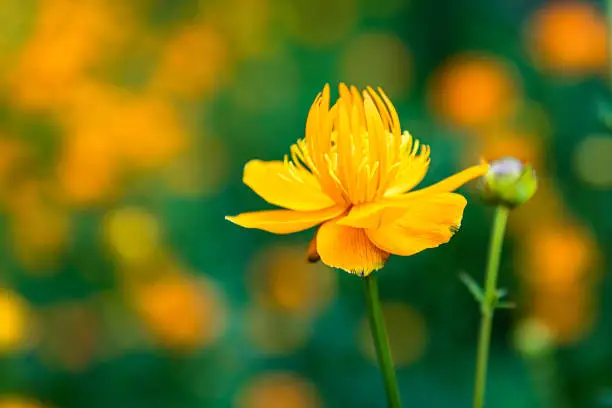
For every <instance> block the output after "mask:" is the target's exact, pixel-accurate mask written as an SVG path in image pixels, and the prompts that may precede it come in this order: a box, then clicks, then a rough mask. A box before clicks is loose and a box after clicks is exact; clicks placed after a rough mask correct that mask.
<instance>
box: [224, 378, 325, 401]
mask: <svg viewBox="0 0 612 408" xmlns="http://www.w3.org/2000/svg"><path fill="white" fill-rule="evenodd" d="M236 406H237V407H239V408H318V407H321V406H322V404H321V399H320V397H319V395H318V394H317V391H316V389H315V388H314V386H313V385H312V384H311V383H309V382H307V381H306V380H304V379H302V378H300V377H298V376H296V375H295V374H292V373H284V372H273V373H266V374H263V375H260V376H258V377H255V378H254V379H252V380H251V381H250V382H249V383H248V384H247V386H246V387H245V389H243V390H242V391H241V392H240V394H238V400H237V403H236Z"/></svg>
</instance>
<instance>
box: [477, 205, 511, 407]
mask: <svg viewBox="0 0 612 408" xmlns="http://www.w3.org/2000/svg"><path fill="white" fill-rule="evenodd" d="M509 212H510V210H509V209H508V208H507V207H504V206H501V205H500V206H498V207H497V209H496V210H495V219H494V221H493V233H492V235H491V241H490V244H489V259H488V262H487V270H486V275H485V291H484V299H483V301H482V304H481V314H482V317H481V320H480V334H479V336H478V352H477V355H476V380H475V384H474V408H482V407H483V406H484V396H485V388H486V382H487V365H488V360H489V345H490V343H491V328H492V326H493V314H494V313H495V307H496V306H497V301H498V300H499V299H498V293H497V275H498V271H499V260H500V258H501V251H502V245H503V242H504V233H505V231H506V223H507V221H508V214H509Z"/></svg>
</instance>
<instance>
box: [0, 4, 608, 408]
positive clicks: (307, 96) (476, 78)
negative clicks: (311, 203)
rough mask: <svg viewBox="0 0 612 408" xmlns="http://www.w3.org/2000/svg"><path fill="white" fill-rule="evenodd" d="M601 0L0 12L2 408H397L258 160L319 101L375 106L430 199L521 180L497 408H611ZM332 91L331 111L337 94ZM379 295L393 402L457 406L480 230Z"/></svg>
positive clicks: (401, 270) (500, 340)
mask: <svg viewBox="0 0 612 408" xmlns="http://www.w3.org/2000/svg"><path fill="white" fill-rule="evenodd" d="M607 37H608V34H607V30H606V20H605V14H604V13H603V3H596V2H587V1H578V0H569V1H541V0H540V1H535V0H513V1H502V0H494V1H491V0H463V1H461V2H459V1H451V0H448V1H430V0H406V1H404V0H333V1H324V0H309V1H306V0H291V1H284V0H201V1H198V0H182V1H178V0H175V1H172V0H131V1H122V0H78V1H77V0H0V89H1V93H0V208H1V213H0V214H1V216H0V408H106V407H115V408H123V407H125V408H139V407H143V408H144V407H146V408H156V407H159V408H166V407H168V408H174V407H181V408H183V407H184V408H190V407H211V408H217V407H237V408H323V407H357V408H358V407H364V408H366V407H367V408H373V407H384V406H385V404H386V402H385V395H384V391H383V387H382V382H381V379H380V376H379V373H378V370H377V367H376V364H375V361H374V358H373V351H372V345H371V340H370V338H369V332H368V328H367V325H366V321H365V308H364V299H363V292H362V291H363V288H362V282H361V281H360V280H359V279H358V278H355V277H353V276H350V275H348V274H346V273H342V272H338V271H333V270H330V269H327V268H325V267H324V266H322V265H310V264H307V263H305V262H304V259H305V249H306V245H307V242H308V241H309V239H310V237H311V234H312V232H306V233H301V234H297V235H292V236H282V237H281V236H274V235H271V234H267V233H264V232H260V231H254V230H243V229H240V228H238V227H236V226H234V225H232V224H230V223H228V222H227V221H225V220H224V219H223V217H224V216H225V215H227V214H236V213H239V212H243V211H251V210H257V209H262V208H265V207H266V206H265V204H264V203H263V201H262V200H261V199H260V198H258V197H257V196H256V195H255V194H254V193H252V192H251V191H250V190H249V189H248V188H247V187H245V186H244V185H242V183H241V176H242V167H243V165H244V163H245V162H246V161H247V160H249V159H251V158H260V159H266V160H267V159H279V158H281V157H282V155H283V154H284V153H286V152H288V148H289V145H290V144H291V143H293V142H295V140H296V139H298V138H301V137H303V135H304V125H305V119H306V114H307V112H308V109H309V107H310V104H311V103H312V101H313V100H314V97H315V96H316V94H317V92H319V91H320V90H321V89H322V87H323V85H324V84H325V83H327V82H329V83H330V84H331V85H332V89H335V88H336V87H337V84H338V82H340V81H344V82H347V83H349V84H355V85H357V86H360V87H363V86H365V85H373V86H377V85H380V86H382V87H383V88H384V89H385V91H386V92H387V93H388V94H389V95H390V97H391V99H392V100H393V101H394V103H395V105H396V108H397V110H398V111H399V115H400V118H401V121H402V124H403V128H405V129H407V130H410V132H411V133H412V134H413V135H414V136H415V137H417V138H419V139H421V141H422V142H423V143H426V144H429V145H431V147H432V164H431V167H430V171H429V174H428V176H427V178H426V179H425V184H429V183H431V182H434V181H437V180H439V179H442V178H443V177H446V176H448V175H450V174H451V173H453V172H455V171H457V170H459V169H461V168H463V167H466V166H469V165H471V164H474V163H477V161H478V160H479V158H480V157H485V158H487V159H495V158H499V157H502V156H506V155H512V156H516V157H518V158H520V159H522V160H526V161H529V162H532V163H533V164H534V165H535V167H536V169H537V172H538V175H539V178H540V189H539V191H538V193H537V194H536V196H535V197H534V199H533V200H532V201H530V202H529V203H528V204H527V205H525V206H524V207H522V208H521V209H519V210H517V211H515V212H514V213H513V214H512V216H511V221H510V226H509V233H508V235H509V237H508V240H507V241H506V246H505V252H504V259H503V262H502V269H501V281H502V282H501V285H502V286H504V287H507V288H509V292H510V295H509V298H510V299H511V300H513V301H516V302H517V303H518V308H516V309H514V310H503V311H500V312H499V313H498V314H497V316H496V324H495V328H494V338H493V345H492V357H491V364H490V380H489V389H488V402H489V405H488V406H489V407H491V408H519V407H548V408H558V407H579V408H589V407H611V406H612V304H611V300H610V296H611V295H612V282H610V279H609V277H608V276H606V275H605V272H606V269H609V268H610V267H609V266H608V263H607V262H606V259H605V254H606V250H608V251H609V249H610V245H612V213H611V211H610V208H612V136H611V132H610V130H609V127H608V126H607V125H608V124H610V123H612V120H610V119H609V117H610V115H608V112H609V111H611V110H612V109H610V108H609V106H612V104H610V103H609V102H608V100H609V98H608V95H609V88H610V85H609V83H608V82H607V80H606V78H607V77H608V75H607V72H608V69H607V67H606V60H607ZM334 92H335V91H334ZM463 193H464V194H466V195H467V196H468V198H469V199H470V205H469V206H468V208H467V210H466V213H465V217H464V220H463V227H462V230H461V231H460V232H459V233H458V234H457V235H456V236H455V238H454V239H453V240H452V242H451V243H450V244H448V245H445V246H442V247H440V248H437V249H434V250H430V251H426V252H423V253H421V254H418V255H416V256H413V257H409V258H400V257H392V259H391V260H390V262H389V263H388V265H387V267H386V268H385V269H384V270H383V271H382V272H381V273H380V287H381V294H382V298H383V299H384V311H385V316H386V319H387V324H388V326H389V331H390V335H391V345H392V349H393V354H394V358H395V361H396V364H397V368H398V377H399V382H400V387H401V391H402V394H403V399H404V402H405V406H406V407H427V408H446V407H468V406H470V399H471V393H472V381H473V371H474V354H475V347H476V332H477V329H478V320H479V311H478V307H477V306H476V304H475V302H474V300H473V299H472V298H471V296H470V294H469V293H468V291H467V290H466V288H465V287H464V286H463V285H462V284H461V283H460V281H459V280H458V278H457V276H458V274H459V273H461V272H466V273H468V274H470V275H472V276H473V277H474V278H475V279H477V280H478V281H481V280H482V277H483V270H484V262H485V257H486V248H487V243H488V237H489V232H490V223H491V215H492V210H491V209H490V208H488V207H486V206H485V205H484V204H483V203H482V202H480V201H479V199H478V191H477V183H472V185H469V186H466V187H465V188H463Z"/></svg>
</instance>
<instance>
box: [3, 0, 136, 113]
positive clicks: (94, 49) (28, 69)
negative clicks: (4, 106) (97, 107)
mask: <svg viewBox="0 0 612 408" xmlns="http://www.w3.org/2000/svg"><path fill="white" fill-rule="evenodd" d="M120 4H121V3H120V2H114V1H112V2H109V1H105V0H83V1H78V2H75V1H71V0H41V1H39V3H38V6H39V7H38V9H39V14H38V16H37V19H36V21H35V23H34V28H33V34H32V36H31V38H30V39H29V42H28V43H27V45H26V46H25V48H24V49H23V51H22V52H21V55H20V56H19V58H18V60H17V63H16V65H15V66H14V67H13V69H12V70H11V71H10V72H9V86H10V89H11V92H10V93H9V95H10V97H11V98H12V99H13V100H14V102H15V103H16V104H17V105H18V106H20V107H22V108H25V109H40V108H53V107H54V105H55V104H56V103H58V102H61V101H63V100H64V99H65V97H66V95H67V94H68V93H70V92H71V88H72V86H74V84H75V83H76V82H78V80H80V78H81V77H82V76H84V75H85V74H86V73H87V71H88V70H89V69H90V68H91V67H93V66H95V64H97V63H98V62H99V61H100V60H101V58H102V57H103V56H104V55H105V52H104V51H105V50H109V49H112V48H113V46H114V45H115V44H116V43H117V41H119V40H120V38H121V36H122V34H123V33H124V32H125V29H126V27H128V24H127V22H126V21H125V18H120V16H122V14H121V13H120V11H121V8H120ZM119 19H120V20H122V22H121V24H117V21H118V20H119Z"/></svg>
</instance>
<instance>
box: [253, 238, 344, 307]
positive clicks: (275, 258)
mask: <svg viewBox="0 0 612 408" xmlns="http://www.w3.org/2000/svg"><path fill="white" fill-rule="evenodd" d="M336 283H337V274H336V273H334V272H333V271H331V270H329V268H325V267H324V266H323V265H322V264H320V263H318V264H311V263H308V262H307V261H306V251H305V249H304V247H302V246H288V245H278V246H272V247H268V248H266V249H264V250H263V251H262V252H261V253H260V254H259V255H258V256H257V258H255V260H254V262H253V264H252V267H251V273H250V274H249V284H250V288H251V292H252V294H253V296H254V297H255V300H256V301H258V302H260V303H261V304H263V305H265V306H267V307H270V308H272V309H275V310H277V311H281V312H289V313H294V314H301V315H313V314H316V313H318V312H320V311H321V310H323V309H324V308H325V307H327V306H328V305H329V303H330V301H331V300H332V298H333V296H334V295H335V293H336Z"/></svg>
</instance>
